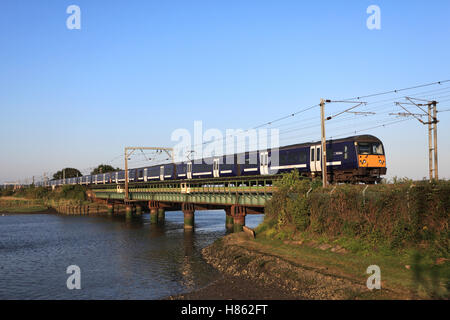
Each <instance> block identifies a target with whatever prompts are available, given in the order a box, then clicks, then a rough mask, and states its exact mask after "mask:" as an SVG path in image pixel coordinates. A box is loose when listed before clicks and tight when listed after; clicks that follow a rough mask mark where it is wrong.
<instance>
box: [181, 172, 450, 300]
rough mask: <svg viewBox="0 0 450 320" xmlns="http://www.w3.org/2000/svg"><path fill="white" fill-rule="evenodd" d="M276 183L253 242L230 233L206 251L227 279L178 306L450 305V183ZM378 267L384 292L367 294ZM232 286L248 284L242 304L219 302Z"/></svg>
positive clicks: (294, 176) (294, 179) (289, 179)
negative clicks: (280, 301)
mask: <svg viewBox="0 0 450 320" xmlns="http://www.w3.org/2000/svg"><path fill="white" fill-rule="evenodd" d="M276 184H277V192H276V193H275V194H274V195H273V197H272V200H271V201H269V202H268V203H267V204H266V210H265V211H266V215H265V219H264V222H263V223H262V224H261V225H260V226H258V228H257V229H256V230H255V231H256V239H250V238H248V237H246V236H245V234H244V233H241V234H233V235H229V236H226V237H224V238H223V239H221V240H219V241H216V242H215V243H214V244H213V245H211V246H209V247H207V248H205V249H204V250H203V256H204V258H205V260H206V261H207V262H208V263H210V264H211V265H212V266H214V267H215V268H216V269H218V270H220V271H221V272H222V273H223V276H224V278H223V279H219V280H218V281H217V282H215V283H213V284H211V285H210V286H208V287H207V288H204V289H201V290H198V291H196V292H193V293H189V294H186V295H181V296H178V297H175V298H181V299H185V298H187V299H189V298H192V299H202V298H209V297H216V298H224V299H240V298H242V299H253V298H255V299H257V298H267V299H271V298H272V299H276V298H279V297H280V296H284V297H285V296H288V297H290V298H292V299H448V298H449V297H450V256H449V248H450V246H449V244H450V243H449V235H450V232H449V211H450V182H449V181H439V182H433V183H430V182H428V181H420V182H412V181H403V182H402V183H396V184H386V185H371V186H366V185H338V186H330V187H328V188H325V189H323V188H322V187H321V183H320V181H312V182H311V181H309V180H302V179H300V178H299V176H298V173H295V172H294V173H291V174H286V175H284V177H283V178H282V179H281V180H280V181H278V182H277V183H276ZM374 265H375V266H378V267H379V269H380V270H381V288H382V289H381V290H372V291H371V290H369V289H368V288H367V286H366V282H367V279H368V277H369V276H370V274H368V273H367V269H368V267H369V266H374ZM227 279H228V280H227ZM230 279H231V280H230ZM227 281H229V282H230V283H242V290H241V291H236V292H241V293H243V295H244V296H243V295H237V296H236V295H235V293H233V292H232V291H231V290H229V294H228V295H227V296H220V292H221V290H222V291H223V290H225V292H227V289H226V287H227V286H226V283H227ZM249 283H250V284H249ZM251 284H253V286H254V287H255V288H261V291H264V290H265V289H263V288H265V287H267V286H268V287H270V290H272V292H273V294H268V295H267V296H265V297H261V296H260V295H258V293H257V292H255V291H254V290H252V288H251V286H252V285H251ZM221 286H223V288H222V289H221ZM245 287H248V289H247V290H246V289H245ZM270 290H269V291H270ZM269 291H267V290H266V292H269ZM245 293H248V295H247V296H245Z"/></svg>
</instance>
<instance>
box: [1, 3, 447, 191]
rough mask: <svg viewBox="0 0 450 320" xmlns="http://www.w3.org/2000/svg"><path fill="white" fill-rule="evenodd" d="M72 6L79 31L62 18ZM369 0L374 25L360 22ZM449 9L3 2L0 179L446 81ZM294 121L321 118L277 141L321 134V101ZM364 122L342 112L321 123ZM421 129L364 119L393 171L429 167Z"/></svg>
mask: <svg viewBox="0 0 450 320" xmlns="http://www.w3.org/2000/svg"><path fill="white" fill-rule="evenodd" d="M72 4H76V5H78V6H79V7H80V8H81V30H68V29H67V28H66V19H67V17H68V16H69V15H68V14H67V13H66V8H67V7H68V6H69V5H72ZM371 4H376V5H378V6H379V7H380V8H381V30H368V28H367V27H366V20H367V18H368V16H369V15H368V14H367V13H366V9H367V7H368V6H369V5H371ZM449 14H450V2H448V1H345V2H344V1H340V2H338V1H316V2H301V1H261V0H260V1H100V0H97V1H75V0H72V1H65V0H59V1H20V0H19V1H17V0H15V1H9V0H4V1H2V5H1V10H0V48H1V50H0V69H1V72H0V88H1V89H0V136H1V138H0V139H1V140H0V148H1V150H2V157H1V158H0V182H3V181H11V180H16V179H24V178H29V177H31V176H32V175H35V176H40V175H42V174H43V173H44V172H54V171H56V170H58V169H61V168H62V167H66V166H70V167H76V168H79V169H85V168H89V167H93V166H95V165H98V164H99V163H102V162H108V161H110V160H112V159H115V162H114V163H113V164H114V165H116V166H123V164H122V163H121V162H120V161H121V159H120V157H119V158H118V156H120V154H122V153H123V147H124V146H126V145H134V146H169V147H170V146H172V145H174V144H175V142H173V141H171V139H170V137H171V133H172V132H173V131H174V130H176V129H177V128H186V129H189V130H193V123H194V121H195V120H202V121H203V126H204V128H205V129H207V128H218V129H220V130H225V129H227V128H243V129H246V128H250V127H253V126H255V125H259V124H261V123H264V122H267V121H270V120H272V119H275V118H279V117H281V116H284V115H287V114H290V113H292V112H295V111H298V110H301V109H302V108H304V107H307V106H310V105H312V104H316V103H318V102H319V100H320V98H336V99H339V98H348V97H354V96H359V95H364V94H370V93H374V92H380V91H385V90H391V89H399V88H403V87H409V86H414V85H417V84H422V83H428V82H433V81H438V80H444V79H450V60H449V54H448V53H449V49H450V48H449V47H450V41H449V35H450V21H449V19H448V16H449ZM449 86H450V84H447V87H449ZM438 89H442V90H441V91H438ZM445 89H446V87H445V86H444V85H441V86H440V87H430V88H424V89H420V90H419V89H417V90H415V91H412V92H410V93H411V94H419V93H422V95H423V92H426V91H432V90H436V91H435V92H434V93H432V94H435V95H436V97H437V98H442V100H443V101H444V102H442V103H441V104H440V105H439V109H449V108H450V102H446V101H445V99H448V97H446V96H448V95H449V94H450V93H449V91H450V89H448V90H447V91H446V90H445ZM405 94H406V93H405ZM432 94H431V93H430V95H432ZM382 98H383V97H380V98H379V99H378V100H381V99H382ZM387 98H390V97H387ZM394 98H395V97H394ZM426 98H427V99H428V98H433V97H431V96H426ZM375 100H376V99H375ZM392 105H393V103H392ZM344 107H345V105H329V106H327V112H328V111H329V113H333V112H335V111H338V110H340V109H342V108H344ZM368 107H369V106H368ZM389 108H390V107H389V106H387V107H386V106H385V107H384V109H383V110H382V111H383V112H384V114H385V115H386V116H385V117H384V118H381V116H380V119H387V118H388V116H387V112H388V111H390V110H389ZM392 111H396V112H398V111H400V110H397V109H395V108H394V107H392ZM315 116H317V121H316V120H314V119H313V120H311V118H314V117H315ZM347 117H348V116H347ZM376 117H378V115H377V116H376ZM307 119H310V120H307ZM374 119H376V118H374ZM439 119H440V121H441V122H440V123H439V140H438V141H439V160H440V175H441V177H445V178H450V168H448V166H447V165H446V164H447V163H448V162H449V160H450V151H449V150H450V148H449V141H448V137H449V136H450V135H449V134H450V129H449V128H450V126H449V121H450V113H442V114H440V115H439ZM392 120H396V119H395V118H393V119H392ZM289 121H290V122H291V123H292V124H291V126H298V127H301V126H302V125H304V126H311V124H317V127H316V128H312V129H309V130H306V129H305V130H304V131H302V130H301V129H299V130H298V131H296V132H293V134H294V135H296V136H294V137H292V135H293V134H290V135H289V136H290V137H291V138H290V139H288V140H286V143H293V142H303V141H310V140H318V139H319V138H320V129H319V112H318V109H317V110H312V111H311V112H308V113H306V114H302V115H301V116H299V117H295V118H292V119H291V120H289ZM289 121H287V122H289ZM372 123H375V121H374V122H372V120H371V119H370V117H361V118H355V119H350V118H348V121H342V122H339V123H338V124H336V125H335V126H333V125H330V127H329V129H328V130H327V134H328V135H331V136H333V135H337V134H339V133H341V132H345V131H346V130H347V129H349V130H353V129H354V128H357V127H358V126H359V125H361V128H365V127H371V124H372ZM281 124H282V123H281ZM281 124H280V125H281ZM286 127H289V125H288V124H286ZM286 127H283V128H286ZM347 131H348V130H347ZM316 132H317V134H316ZM426 132H427V131H426V128H425V127H424V126H423V125H421V124H420V123H418V122H417V121H416V120H411V121H406V122H403V123H400V124H396V125H393V126H390V127H386V128H382V129H376V130H370V131H367V133H371V134H375V135H377V136H378V137H379V138H380V139H381V140H382V141H383V142H384V144H385V147H386V153H387V157H388V172H389V176H408V177H412V178H422V177H424V176H426V175H427V168H428V167H427V166H428V165H427V159H428V158H427V136H426ZM316 136H317V139H316V138H315V137H316ZM281 142H282V144H283V139H282V140H281Z"/></svg>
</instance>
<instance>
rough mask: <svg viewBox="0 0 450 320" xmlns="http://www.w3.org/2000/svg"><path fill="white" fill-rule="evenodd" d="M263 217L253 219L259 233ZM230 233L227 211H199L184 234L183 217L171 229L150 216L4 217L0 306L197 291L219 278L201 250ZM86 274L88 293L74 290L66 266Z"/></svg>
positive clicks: (0, 222)
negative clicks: (5, 301)
mask: <svg viewBox="0 0 450 320" xmlns="http://www.w3.org/2000/svg"><path fill="white" fill-rule="evenodd" d="M262 219H263V216H262V215H248V216H247V217H246V225H247V226H249V227H252V228H253V227H256V226H257V225H258V224H259V223H260V222H261V221H262ZM225 234H226V231H225V212H224V211H196V212H195V231H194V232H189V231H187V232H185V231H184V228H183V214H182V212H166V220H165V223H164V225H151V224H150V220H149V214H144V215H143V216H142V218H137V219H132V220H130V221H127V220H126V219H125V218H123V217H100V216H99V217H96V216H63V215H56V214H17V215H14V214H11V215H10V214H5V215H0V300H3V299H161V298H164V297H167V296H169V295H175V294H179V293H184V292H188V291H192V290H195V289H198V288H200V287H203V286H205V285H207V284H209V283H210V282H211V281H213V280H215V279H217V278H218V277H219V276H220V275H219V273H218V272H217V271H216V270H215V269H213V268H212V267H211V266H209V265H208V264H207V263H206V262H205V261H204V260H203V259H202V257H201V249H202V248H204V247H205V246H208V245H209V244H211V243H212V242H213V241H214V240H216V239H217V238H220V237H222V236H223V235H225ZM71 265H76V266H78V267H79V268H80V274H81V277H80V279H81V289H79V290H77V289H73V290H69V289H68V288H67V285H66V282H67V279H68V277H69V276H70V274H67V273H66V270H67V267H68V266H71Z"/></svg>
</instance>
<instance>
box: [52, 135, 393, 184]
mask: <svg viewBox="0 0 450 320" xmlns="http://www.w3.org/2000/svg"><path fill="white" fill-rule="evenodd" d="M326 147H327V159H326V166H327V175H328V181H330V182H351V183H356V182H366V183H375V182H380V181H381V176H382V175H384V174H386V170H387V169H386V157H385V153H384V147H383V144H382V142H381V141H380V140H379V139H378V138H377V137H374V136H371V135H360V136H353V137H348V138H343V139H337V140H329V141H327V144H326ZM321 149H322V146H321V142H320V141H318V142H312V143H303V144H296V145H290V146H285V147H280V148H279V149H278V150H276V151H278V152H275V150H267V151H252V152H245V153H239V154H232V155H225V156H219V157H209V158H205V159H197V160H192V161H187V162H182V163H175V164H171V163H166V164H161V165H155V166H150V167H142V168H136V169H129V171H128V181H129V182H132V183H133V182H147V181H162V180H174V179H177V180H185V179H186V180H190V179H204V178H208V179H210V178H220V177H232V176H250V175H269V174H278V173H284V172H289V171H292V170H298V171H299V173H300V174H301V175H302V176H307V177H317V176H321V175H322V168H323V163H322V150H321ZM124 182H125V171H123V170H122V171H117V172H111V173H104V174H97V175H88V176H83V177H80V178H78V179H77V178H70V179H65V180H62V179H60V180H53V181H51V182H50V185H52V186H59V185H63V184H74V183H81V184H86V185H87V184H109V183H115V184H122V183H124Z"/></svg>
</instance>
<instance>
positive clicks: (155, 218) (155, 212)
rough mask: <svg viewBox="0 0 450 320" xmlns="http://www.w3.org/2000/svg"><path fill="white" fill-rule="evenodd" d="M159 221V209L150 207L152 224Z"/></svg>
mask: <svg viewBox="0 0 450 320" xmlns="http://www.w3.org/2000/svg"><path fill="white" fill-rule="evenodd" d="M157 223H158V209H157V208H150V224H157Z"/></svg>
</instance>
